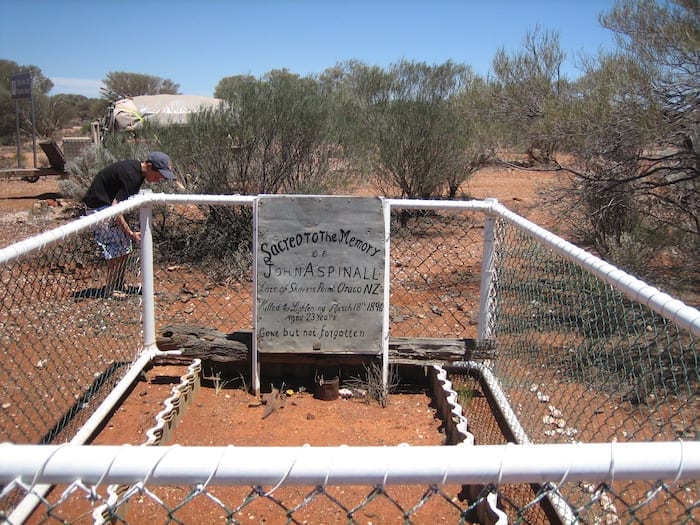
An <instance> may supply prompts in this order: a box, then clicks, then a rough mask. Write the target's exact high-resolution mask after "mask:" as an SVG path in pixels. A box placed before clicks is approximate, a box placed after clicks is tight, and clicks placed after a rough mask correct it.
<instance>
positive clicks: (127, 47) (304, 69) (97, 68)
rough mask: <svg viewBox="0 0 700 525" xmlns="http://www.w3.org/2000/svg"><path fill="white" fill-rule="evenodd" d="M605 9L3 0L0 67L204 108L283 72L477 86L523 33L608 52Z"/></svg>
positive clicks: (520, 2) (82, 88)
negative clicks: (158, 84) (162, 85)
mask: <svg viewBox="0 0 700 525" xmlns="http://www.w3.org/2000/svg"><path fill="white" fill-rule="evenodd" d="M614 4H615V2H614V0H462V1H457V0H423V1H419V0H403V1H398V0H374V1H371V0H356V1H350V0H337V1H334V0H286V1H285V0H258V1H253V0H230V1H225V0H190V1H184V0H169V1H163V0H140V1H133V0H121V1H118V2H117V1H112V0H61V1H58V0H0V16H1V17H2V19H3V24H2V25H3V29H2V31H1V32H0V58H2V59H6V60H12V61H14V62H17V63H18V64H20V65H35V66H38V67H39V68H41V71H42V73H43V74H44V75H45V76H47V77H49V78H51V79H52V80H53V82H54V88H53V90H52V91H51V92H50V94H52V95H54V94H57V93H78V94H83V95H86V96H92V97H97V96H99V86H100V83H101V82H100V81H101V80H102V79H104V78H105V77H106V76H107V73H109V72H111V71H126V72H130V73H144V74H149V75H155V76H158V77H162V78H167V79H170V80H172V81H173V82H175V83H177V84H179V85H180V92H181V93H184V94H192V95H205V96H211V95H212V94H213V92H214V88H215V87H216V85H217V83H218V82H219V80H221V79H222V78H224V77H227V76H232V75H241V74H250V75H253V76H255V77H260V76H261V75H264V74H265V73H267V72H269V71H271V70H273V69H281V68H287V69H288V70H290V71H291V72H293V73H297V74H299V75H302V76H303V75H309V74H318V73H320V72H322V71H323V70H324V69H326V68H329V67H332V66H333V65H335V64H336V63H338V62H341V61H345V60H349V59H356V60H360V61H361V62H364V63H366V64H368V65H377V66H380V67H388V66H389V65H391V64H393V63H396V62H398V61H399V60H401V59H407V60H415V61H420V62H426V63H428V64H441V63H443V62H445V61H447V60H452V61H454V62H458V63H463V64H468V65H470V66H471V67H472V68H473V69H474V71H475V72H476V73H477V74H479V75H482V76H486V75H487V74H488V73H489V70H490V66H491V60H492V59H493V57H494V55H495V54H496V52H497V51H498V50H499V49H500V48H503V49H505V50H506V52H508V53H514V52H517V51H519V50H520V49H521V44H522V42H523V38H524V36H525V34H526V33H527V31H532V30H533V29H534V28H535V27H536V26H538V25H539V27H540V28H541V29H544V30H549V31H556V32H558V34H559V38H560V43H561V46H562V49H563V50H564V51H565V53H566V54H567V60H566V62H565V64H564V70H563V73H564V74H565V75H566V76H568V77H569V78H576V77H577V76H578V75H579V73H580V71H579V70H578V69H577V68H576V62H577V57H579V56H580V55H581V54H582V53H583V54H586V55H595V54H597V53H598V51H599V49H604V50H610V49H612V48H613V46H614V39H613V35H612V32H610V31H608V30H605V29H603V28H602V27H601V26H600V24H599V23H598V15H599V14H600V13H602V12H608V11H610V9H612V7H613V6H614Z"/></svg>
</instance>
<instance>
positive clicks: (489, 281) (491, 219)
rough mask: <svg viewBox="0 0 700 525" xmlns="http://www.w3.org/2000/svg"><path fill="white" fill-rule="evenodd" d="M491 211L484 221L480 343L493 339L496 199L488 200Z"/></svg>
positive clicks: (480, 292) (480, 293) (480, 294)
mask: <svg viewBox="0 0 700 525" xmlns="http://www.w3.org/2000/svg"><path fill="white" fill-rule="evenodd" d="M485 202H486V203H487V205H488V206H489V211H488V212H487V213H486V214H485V220H484V255H483V258H482V260H481V288H480V291H479V296H480V297H479V328H478V330H479V332H478V339H479V341H486V340H488V339H489V338H490V337H491V318H492V312H493V307H494V304H493V302H494V300H495V298H494V295H493V294H492V293H491V292H492V289H493V285H494V283H493V276H494V272H495V267H496V257H495V254H496V215H495V214H494V213H493V212H492V211H491V207H492V206H493V205H495V204H498V200H496V199H486V200H485Z"/></svg>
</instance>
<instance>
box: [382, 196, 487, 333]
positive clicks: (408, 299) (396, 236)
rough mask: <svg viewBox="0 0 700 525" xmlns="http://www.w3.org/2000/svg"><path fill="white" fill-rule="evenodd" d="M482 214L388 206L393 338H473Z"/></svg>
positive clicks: (477, 293) (476, 317) (477, 292)
mask: <svg viewBox="0 0 700 525" xmlns="http://www.w3.org/2000/svg"><path fill="white" fill-rule="evenodd" d="M482 244H483V215H482V214H474V213H468V212H463V211H448V210H439V211H432V210H431V211H408V210H401V209H397V210H392V217H391V277H390V279H391V280H390V282H391V298H390V304H391V315H390V334H391V335H392V336H394V337H447V338H476V335H477V334H476V332H477V327H478V321H479V286H480V275H481V259H482V250H483V248H482Z"/></svg>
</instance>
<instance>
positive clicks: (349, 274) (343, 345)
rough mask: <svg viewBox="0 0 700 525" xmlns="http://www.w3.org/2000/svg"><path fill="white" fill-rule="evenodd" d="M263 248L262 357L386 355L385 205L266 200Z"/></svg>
mask: <svg viewBox="0 0 700 525" xmlns="http://www.w3.org/2000/svg"><path fill="white" fill-rule="evenodd" d="M255 242H256V282H255V287H256V301H255V336H256V340H257V349H258V351H259V352H277V353H293V352H297V353H301V352H304V353H360V354H381V352H382V333H383V331H382V327H383V319H384V263H385V232H384V219H383V213H382V201H381V199H380V198H377V197H335V196H329V197H326V196H323V197H320V196H283V195H274V196H262V197H259V198H258V200H257V230H256V237H255Z"/></svg>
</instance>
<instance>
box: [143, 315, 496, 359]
mask: <svg viewBox="0 0 700 525" xmlns="http://www.w3.org/2000/svg"><path fill="white" fill-rule="evenodd" d="M252 341H253V334H252V332H251V331H249V330H241V331H238V332H233V333H231V334H224V333H222V332H219V331H218V330H214V329H212V328H205V327H199V326H192V325H170V326H165V327H163V328H162V329H161V330H160V332H159V334H158V337H157V338H156V344H157V345H158V348H159V349H160V350H164V351H165V350H180V351H181V355H182V357H184V358H187V359H194V358H199V359H202V360H210V361H216V362H221V363H237V362H238V363H243V362H246V361H248V362H249V361H250V352H251V349H252ZM290 356H292V357H293V358H294V362H295V363H305V362H309V363H314V362H317V361H318V360H323V362H324V363H325V364H331V362H333V363H336V362H343V361H347V360H351V359H353V358H357V355H355V354H350V355H348V354H344V355H327V354H324V355H320V354H298V353H294V354H264V356H261V360H266V361H284V360H289V359H290ZM365 357H366V356H365ZM495 357H496V351H495V347H494V346H493V345H492V344H490V343H486V344H485V343H483V342H478V341H475V340H474V339H443V338H420V337H419V338H415V337H393V338H391V339H390V340H389V361H391V362H393V363H400V364H417V365H423V364H433V363H443V362H454V361H471V360H476V361H479V360H484V359H494V358H495ZM171 360H175V361H176V360H177V358H171Z"/></svg>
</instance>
